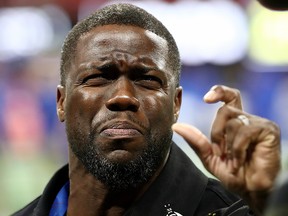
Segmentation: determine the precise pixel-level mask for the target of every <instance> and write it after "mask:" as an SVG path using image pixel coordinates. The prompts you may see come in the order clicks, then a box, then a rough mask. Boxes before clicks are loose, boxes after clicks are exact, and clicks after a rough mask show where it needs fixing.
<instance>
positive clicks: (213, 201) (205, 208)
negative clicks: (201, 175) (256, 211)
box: [198, 178, 253, 216]
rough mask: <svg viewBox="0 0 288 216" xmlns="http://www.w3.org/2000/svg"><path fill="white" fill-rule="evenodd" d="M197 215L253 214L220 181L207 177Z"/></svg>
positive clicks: (243, 202)
mask: <svg viewBox="0 0 288 216" xmlns="http://www.w3.org/2000/svg"><path fill="white" fill-rule="evenodd" d="M198 215H203V216H205V215H207V216H208V215H218V216H223V215H229V216H253V213H252V211H251V210H250V208H249V206H248V205H247V204H246V202H245V201H244V200H242V199H241V198H240V197H239V196H238V195H236V194H233V193H231V192H230V191H228V190H227V189H226V188H225V187H224V186H223V185H222V184H221V182H220V181H218V180H216V179H211V178H209V180H208V183H207V187H206V189H205V193H204V195H203V197H202V200H201V203H200V205H199V207H198Z"/></svg>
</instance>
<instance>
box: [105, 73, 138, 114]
mask: <svg viewBox="0 0 288 216" xmlns="http://www.w3.org/2000/svg"><path fill="white" fill-rule="evenodd" d="M111 91H112V96H111V98H110V99H109V100H107V102H106V107H107V108H108V109H109V110H111V111H132V112H136V111H137V110H138V109H139V106H140V103H139V100H138V99H137V98H136V97H135V89H134V87H133V84H132V83H131V81H129V80H127V79H126V78H120V79H119V80H117V81H116V82H115V84H114V86H113V89H111Z"/></svg>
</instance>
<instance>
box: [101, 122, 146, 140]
mask: <svg viewBox="0 0 288 216" xmlns="http://www.w3.org/2000/svg"><path fill="white" fill-rule="evenodd" d="M100 134H101V135H102V136H105V137H110V138H133V137H139V136H142V132H141V129H140V128H139V127H138V126H136V125H134V124H131V123H130V122H114V123H109V124H107V125H105V126H104V127H103V129H102V130H101V132H100Z"/></svg>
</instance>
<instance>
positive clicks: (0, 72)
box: [0, 0, 288, 215]
mask: <svg viewBox="0 0 288 216" xmlns="http://www.w3.org/2000/svg"><path fill="white" fill-rule="evenodd" d="M8 2H10V3H11V4H8ZM13 2H14V3H15V5H12V3H13ZM31 2H33V1H31ZM43 2H44V3H45V4H44V3H43V4H42V5H39V3H38V4H37V3H35V2H34V4H32V3H31V4H30V5H28V4H27V5H20V4H19V3H18V4H17V1H7V4H6V5H5V4H3V3H2V4H0V5H1V6H2V7H0V26H3V28H5V29H6V30H5V31H0V170H1V178H0V188H1V197H0V215H7V214H9V213H11V212H13V211H15V210H16V209H18V208H19V207H20V206H23V205H24V204H25V203H26V202H27V201H29V200H32V198H33V197H36V196H37V195H38V194H40V191H41V190H42V188H43V185H44V184H45V183H46V182H47V180H48V178H49V177H50V176H51V175H52V173H53V172H54V171H55V170H56V168H58V167H59V165H61V164H64V163H66V162H67V155H66V152H67V151H66V149H67V143H66V138H65V131H64V130H65V128H64V126H63V124H61V123H59V121H58V119H57V115H56V86H57V85H58V83H59V62H60V60H59V57H60V52H61V43H62V41H63V40H64V37H65V35H66V34H67V32H68V31H69V29H70V28H71V27H72V26H73V25H74V24H75V20H76V19H81V18H83V17H84V16H85V14H87V13H89V12H90V11H91V10H92V9H95V8H98V7H101V5H103V4H107V3H108V1H103V0H102V1H97V3H95V1H93V3H91V2H92V1H83V2H82V4H81V1H77V5H76V4H75V5H76V6H77V8H76V9H74V10H72V9H71V8H70V10H68V9H67V8H65V7H63V5H62V6H61V7H60V6H59V5H57V4H56V3H57V1H43ZM55 2H56V3H55ZM63 2H64V1H61V4H63ZM126 2H127V1H126ZM137 2H138V4H139V5H144V1H133V3H137ZM145 2H148V1H145ZM152 2H154V3H155V2H157V4H158V5H157V7H159V8H161V7H162V6H161V4H163V7H166V6H167V5H169V7H171V6H172V7H174V6H175V8H179V5H177V1H152ZM179 2H180V1H179ZM179 2H178V3H179ZM184 2H185V1H184ZM195 2H197V0H195ZM201 2H202V1H200V0H199V2H198V3H199V4H197V8H198V9H199V8H200V6H201ZM204 2H205V7H207V5H208V6H209V4H213V3H214V2H215V1H213V0H210V1H204ZM218 2H219V1H218ZM220 2H221V1H220ZM223 2H227V1H225V0H223ZM249 2H250V1H248V0H247V1H235V2H234V4H235V6H237V7H239V9H241V11H242V14H244V15H245V16H244V20H246V25H247V32H246V33H245V34H247V37H245V34H244V33H241V34H244V36H243V37H244V39H243V41H246V42H245V45H243V46H245V48H242V49H241V50H242V51H241V53H242V54H241V55H240V54H239V55H238V57H237V58H236V57H235V58H234V59H233V60H231V61H228V60H226V61H225V58H224V57H221V56H220V54H221V51H223V50H224V49H222V48H219V47H216V46H215V47H216V48H215V47H214V48H215V49H216V50H214V52H215V56H216V57H217V59H218V60H216V57H215V58H212V57H211V55H210V56H209V54H211V53H212V52H213V51H210V50H208V51H207V50H204V51H203V50H202V51H203V53H205V52H206V53H208V56H209V57H207V56H206V57H205V58H204V55H203V56H202V60H201V59H200V57H199V56H198V57H197V56H196V57H195V55H193V54H192V53H193V52H194V53H200V51H197V50H195V49H196V48H197V46H196V45H197V44H200V45H199V46H200V47H202V48H203V47H205V46H206V45H205V44H206V43H207V41H206V42H205V41H197V40H196V39H195V38H194V39H193V33H195V32H197V31H198V32H199V30H195V28H196V27H195V28H191V29H189V26H186V29H184V31H187V32H191V35H192V36H189V37H186V39H185V40H190V41H191V42H193V43H192V45H189V46H188V45H187V46H188V48H189V49H193V50H192V52H191V56H192V57H194V59H192V57H191V56H190V57H191V59H190V60H189V55H190V54H189V53H188V54H187V52H186V51H185V50H184V51H182V56H183V59H185V61H183V69H182V78H181V85H182V86H183V88H184V95H183V106H182V110H181V115H180V119H179V121H181V122H187V123H190V124H193V125H195V126H197V127H198V128H199V129H200V130H202V131H203V132H204V133H205V134H209V131H210V125H211V122H212V121H213V118H214V115H215V112H216V110H217V108H218V107H219V106H220V105H221V104H215V105H207V104H205V103H204V102H203V101H202V97H203V95H204V94H205V93H206V92H207V91H208V90H209V89H210V87H211V86H212V85H215V84H224V85H228V86H232V87H235V88H239V89H240V90H241V91H242V95H243V102H244V108H245V109H246V110H247V111H249V112H250V113H254V114H255V115H260V116H262V117H265V118H269V119H271V120H273V121H275V122H276V123H277V124H279V125H280V127H281V130H282V139H283V141H282V149H283V150H282V151H283V168H284V169H288V161H287V160H288V123H287V122H288V112H287V107H288V97H287V93H288V59H287V58H288V55H287V53H288V32H285V30H282V31H281V32H280V33H279V32H278V36H279V37H278V39H279V38H284V39H285V38H287V39H286V40H284V39H283V41H284V42H283V43H282V44H276V42H275V41H272V42H271V43H272V44H273V45H274V46H273V47H274V48H275V47H279V49H281V51H282V52H283V53H286V55H287V57H286V58H284V57H283V58H282V56H281V55H277V59H278V60H279V59H280V60H281V61H278V62H277V61H276V60H275V59H274V57H275V55H274V54H273V53H272V55H273V56H272V57H270V58H269V52H270V51H271V52H272V51H273V52H276V51H275V50H273V49H274V48H273V49H272V48H271V49H270V50H269V49H268V48H269V47H268V48H267V47H264V46H263V44H264V45H265V44H266V42H265V38H261V40H263V41H262V46H261V43H259V44H258V40H259V39H257V42H254V43H252V42H253V40H255V38H254V35H253V31H254V29H251V26H252V21H251V20H252V18H251V17H252V15H253V14H251V10H252V9H253V7H257V9H256V10H255V9H254V13H259V14H262V13H264V12H265V13H268V14H269V13H270V12H269V11H268V10H267V9H264V8H261V6H260V5H257V6H253V7H247V5H248V3H249ZM70 3H71V2H70ZM109 3H111V2H110V1H109ZM254 3H255V2H254ZM254 3H253V4H254ZM203 4H204V3H203ZM255 4H257V3H255ZM91 5H93V7H91ZM159 5H160V6H159ZM202 6H204V5H202ZM144 7H145V5H144ZM150 7H151V8H152V6H151V5H150ZM172 7H171V8H172ZM23 9H25V10H23ZM173 10H174V9H173ZM195 10H196V9H195ZM199 10H200V9H199ZM23 11H24V13H23V17H22V16H20V15H21V13H22V12H23ZM29 11H30V12H31V14H29V13H28V12H29ZM71 11H74V12H75V11H76V12H77V15H75V14H71ZM148 11H149V10H148ZM171 11H172V10H171ZM263 11H264V12H263ZM32 13H34V15H33V14H32ZM175 13H176V14H179V13H181V12H179V11H175ZM278 13H279V14H280V13H281V15H282V16H283V15H286V16H287V12H277V13H276V12H275V14H274V16H275V17H276V16H277V15H278ZM285 13H286V14H285ZM202 14H205V16H207V13H202ZM32 15H33V16H32ZM36 15H37V16H38V18H39V19H38V20H39V22H38V23H37V22H34V23H32V24H31V25H29V23H31V22H29V19H31V20H35V16H36ZM168 15H169V14H168ZM254 15H255V14H254ZM13 16H18V20H19V22H17V23H15V22H14V23H13V22H11V20H17V19H16V18H15V19H14V18H13ZM75 17H77V18H75ZM46 18H47V19H46ZM258 18H259V17H258ZM260 18H261V17H260ZM260 18H259V19H260ZM23 19H24V20H23ZM259 19H258V21H259ZM262 19H263V20H265V18H263V17H262ZM275 19H276V18H275ZM7 20H8V21H7ZM21 20H23V21H24V22H27V25H23V24H21ZM41 20H42V21H41ZM47 20H48V21H49V22H48V21H47ZM160 20H161V19H160ZM203 22H204V20H203ZM19 23H20V25H19ZM188 23H189V22H188ZM199 23H200V24H201V22H199ZM46 24H47V26H48V27H46V29H42V27H43V26H46ZM276 24H278V25H280V24H279V23H275V24H273V23H269V25H270V29H271V28H272V29H273V28H275V29H277V28H280V27H277V26H276ZM191 25H192V24H191ZM259 25H260V24H259ZM273 25H275V26H273ZM35 26H36V27H35ZM170 26H171V25H170ZM200 27H201V26H200ZM187 28H188V29H187ZM207 28H212V27H211V26H208V27H207ZM258 30H259V29H258ZM33 32H35V35H33ZM171 32H173V31H172V30H171ZM202 33H203V32H202ZM260 33H261V32H260ZM260 33H259V34H260ZM239 34H240V33H239ZM223 35H225V36H227V35H228V36H229V35H230V36H231V37H232V35H233V34H232V33H231V32H230V31H228V30H227V32H223ZM48 36H49V37H48ZM214 36H215V35H214ZM228 36H227V39H225V41H223V43H224V44H225V43H226V44H229V43H230V44H235V43H237V41H236V42H232V43H231V41H230V42H229V41H228V38H229V37H228ZM177 37H178V36H177ZM210 37H211V40H212V38H213V35H210ZM215 37H216V36H215ZM235 40H236V39H235ZM237 40H238V41H239V39H237ZM176 41H177V40H176ZM185 42H186V41H185ZM186 43H188V42H186ZM215 43H216V44H218V45H219V43H220V42H217V41H216V42H215ZM243 43H244V42H243ZM9 44H10V45H9ZM17 44H18V45H17ZM193 44H194V45H195V46H196V48H193ZM266 45H267V46H268V45H269V44H266ZM180 46H181V45H180ZM211 46H212V45H211ZM211 46H210V47H207V46H206V48H207V49H208V48H211ZM259 46H260V47H259ZM270 46H271V45H270ZM251 47H254V48H255V49H253V50H251ZM198 48H199V47H198ZM212 48H213V46H212ZM226 48H227V47H226ZM261 48H262V49H263V50H264V51H265V49H267V50H268V51H267V50H266V51H267V53H266V55H264V53H263V52H264V51H263V52H259V50H261ZM217 49H218V50H217ZM231 49H232V48H231ZM233 49H236V48H233ZM227 50H229V47H228V49H227ZM243 50H244V51H245V52H244V51H243ZM233 52H234V53H235V52H236V51H235V50H233ZM257 52H258V54H257ZM180 53H181V49H180ZM259 53H260V54H259ZM221 55H222V54H221ZM218 57H219V58H220V59H221V58H222V60H219V58H218ZM229 57H231V54H229V53H228V54H227V53H226V59H228V58H229ZM257 57H258V58H257ZM203 59H204V60H203ZM223 59H224V60H223ZM261 60H262V62H261ZM265 60H266V62H265ZM219 62H221V63H219ZM174 139H178V143H180V147H182V148H183V149H184V150H185V151H186V152H187V154H188V155H189V156H191V158H192V159H193V160H197V158H195V155H194V154H193V152H192V150H191V149H189V148H188V146H187V145H186V144H185V142H184V141H183V140H181V138H179V137H177V136H176V135H175V137H174ZM199 166H201V165H199Z"/></svg>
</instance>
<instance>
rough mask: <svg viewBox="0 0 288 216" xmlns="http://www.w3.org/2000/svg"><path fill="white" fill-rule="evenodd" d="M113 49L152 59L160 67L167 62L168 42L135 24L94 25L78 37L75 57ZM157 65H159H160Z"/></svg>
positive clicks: (107, 51)
mask: <svg viewBox="0 0 288 216" xmlns="http://www.w3.org/2000/svg"><path fill="white" fill-rule="evenodd" d="M114 51H120V52H126V53H128V54H131V55H134V56H137V57H143V56H144V57H147V58H150V59H153V60H154V61H156V62H157V63H158V64H160V65H161V67H164V65H166V63H167V62H168V44H167V41H166V40H165V39H163V38H162V37H160V36H158V35H156V34H155V33H153V32H151V31H148V30H145V29H142V28H140V27H136V26H128V25H104V26H99V27H95V28H93V29H92V30H90V31H89V32H88V33H86V34H84V35H83V36H81V37H80V39H79V41H78V44H77V54H76V56H77V58H78V59H79V58H82V57H84V56H85V57H87V56H94V57H96V56H97V55H101V54H104V53H106V54H107V53H111V52H114ZM160 65H159V66H160Z"/></svg>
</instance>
